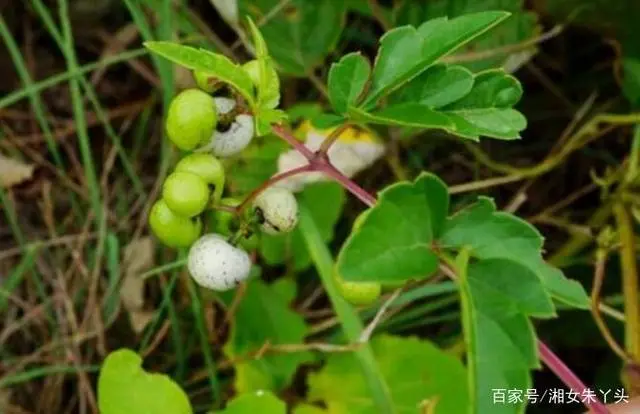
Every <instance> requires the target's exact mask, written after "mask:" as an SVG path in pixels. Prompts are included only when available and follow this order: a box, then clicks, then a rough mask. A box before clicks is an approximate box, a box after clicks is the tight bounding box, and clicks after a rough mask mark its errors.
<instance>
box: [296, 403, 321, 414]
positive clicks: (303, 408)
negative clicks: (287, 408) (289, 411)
mask: <svg viewBox="0 0 640 414" xmlns="http://www.w3.org/2000/svg"><path fill="white" fill-rule="evenodd" d="M293 414H328V412H327V410H323V409H322V408H318V407H316V406H315V405H310V404H300V405H296V408H294V409H293Z"/></svg>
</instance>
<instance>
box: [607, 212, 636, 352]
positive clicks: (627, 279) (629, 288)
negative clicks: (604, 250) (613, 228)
mask: <svg viewBox="0 0 640 414" xmlns="http://www.w3.org/2000/svg"><path fill="white" fill-rule="evenodd" d="M613 215H614V217H615V219H616V225H617V227H618V233H619V235H620V266H621V268H622V269H621V270H622V293H623V296H624V313H625V344H626V349H627V352H628V353H629V354H630V355H631V357H632V358H633V359H634V360H636V361H638V360H640V302H639V301H638V300H639V297H638V269H637V264H636V252H635V240H634V234H633V223H632V221H631V217H630V214H629V211H628V210H627V208H626V207H625V206H624V204H622V203H621V202H616V203H615V204H614V206H613Z"/></svg>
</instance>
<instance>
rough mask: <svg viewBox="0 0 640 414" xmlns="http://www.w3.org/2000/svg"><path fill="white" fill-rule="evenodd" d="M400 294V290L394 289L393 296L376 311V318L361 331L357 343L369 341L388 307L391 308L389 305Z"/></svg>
mask: <svg viewBox="0 0 640 414" xmlns="http://www.w3.org/2000/svg"><path fill="white" fill-rule="evenodd" d="M401 292H402V288H398V289H396V290H395V292H393V294H392V295H391V296H389V299H387V300H386V301H385V302H384V303H383V304H382V306H380V309H378V313H376V316H375V317H374V318H373V320H372V321H371V322H370V323H369V325H367V327H366V328H364V330H363V331H362V334H360V338H359V339H358V342H360V343H365V342H368V341H369V338H370V337H371V335H372V334H373V331H374V330H375V329H376V327H377V326H378V324H379V323H380V321H381V320H382V317H383V316H384V314H385V313H386V312H387V309H389V306H391V304H392V303H393V302H394V301H395V300H396V299H397V298H398V296H400V293H401Z"/></svg>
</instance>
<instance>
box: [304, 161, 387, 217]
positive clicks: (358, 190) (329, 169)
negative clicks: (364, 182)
mask: <svg viewBox="0 0 640 414" xmlns="http://www.w3.org/2000/svg"><path fill="white" fill-rule="evenodd" d="M315 167H316V169H317V171H321V172H322V173H324V174H325V175H327V176H328V177H331V178H333V179H334V180H335V181H337V182H338V183H340V184H341V185H342V186H343V187H344V188H345V189H347V190H349V192H350V193H351V194H353V195H354V196H356V197H357V198H358V199H359V200H360V201H362V202H363V203H364V204H366V205H368V206H369V207H371V206H373V205H374V204H375V203H376V198H375V197H374V196H373V195H371V194H369V193H368V192H367V190H365V189H363V188H362V187H360V186H359V185H358V184H356V183H355V182H354V181H352V180H350V179H349V177H347V176H345V175H344V174H342V173H341V172H340V171H338V170H337V169H336V168H335V167H334V166H333V165H331V164H326V165H325V166H321V165H320V166H315Z"/></svg>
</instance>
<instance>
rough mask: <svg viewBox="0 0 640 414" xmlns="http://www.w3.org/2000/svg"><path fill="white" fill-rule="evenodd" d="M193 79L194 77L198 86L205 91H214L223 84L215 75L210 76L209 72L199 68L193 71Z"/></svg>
mask: <svg viewBox="0 0 640 414" xmlns="http://www.w3.org/2000/svg"><path fill="white" fill-rule="evenodd" d="M193 79H195V81H196V85H198V88H200V89H202V90H203V91H205V92H207V93H214V92H215V91H217V90H218V89H220V87H221V86H222V85H223V83H222V82H220V80H219V79H217V78H216V77H215V76H211V75H210V74H208V73H206V72H203V71H200V70H194V71H193Z"/></svg>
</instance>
